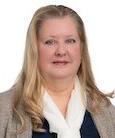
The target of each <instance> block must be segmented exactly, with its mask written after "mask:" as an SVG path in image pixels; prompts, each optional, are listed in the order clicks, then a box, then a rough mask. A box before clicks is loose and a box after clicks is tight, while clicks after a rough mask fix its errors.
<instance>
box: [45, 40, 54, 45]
mask: <svg viewBox="0 0 115 138" xmlns="http://www.w3.org/2000/svg"><path fill="white" fill-rule="evenodd" d="M55 43H56V42H55V40H47V41H45V44H46V45H54V44H55Z"/></svg>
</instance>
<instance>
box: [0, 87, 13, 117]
mask: <svg viewBox="0 0 115 138" xmlns="http://www.w3.org/2000/svg"><path fill="white" fill-rule="evenodd" d="M13 94H14V91H13V90H12V89H10V90H8V91H5V92H2V93H0V116H3V117H6V116H9V115H10V114H11V112H12V102H13Z"/></svg>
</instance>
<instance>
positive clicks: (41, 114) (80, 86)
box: [0, 5, 115, 138]
mask: <svg viewBox="0 0 115 138" xmlns="http://www.w3.org/2000/svg"><path fill="white" fill-rule="evenodd" d="M112 94H113V93H111V94H108V95H105V94H103V93H102V92H101V91H100V90H99V89H98V88H97V86H96V84H95V81H94V77H93V74H92V70H91V65H90V59H89V53H88V48H87V42H86V36H85V30H84V24H83V21H82V19H81V18H80V16H79V15H78V14H77V13H76V12H75V11H73V10H72V9H70V8H68V7H65V6H62V5H59V6H55V5H49V6H45V7H42V8H40V9H38V10H37V11H36V13H35V14H34V16H33V18H32V21H31V23H30V25H29V29H28V32H27V41H26V49H25V58H24V64H23V67H22V70H21V73H20V75H19V77H18V79H17V81H16V83H15V84H14V86H13V87H12V88H11V89H10V90H9V91H8V92H5V93H1V94H0V137H1V138H37V137H38V138H80V137H82V138H100V137H101V138H114V137H115V108H114V107H113V106H112V104H111V103H110V101H109V99H108V98H107V96H108V97H110V96H112Z"/></svg>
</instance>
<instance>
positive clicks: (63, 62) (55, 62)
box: [53, 61, 69, 65]
mask: <svg viewBox="0 0 115 138" xmlns="http://www.w3.org/2000/svg"><path fill="white" fill-rule="evenodd" d="M68 63H69V62H68V61H53V64H54V65H67V64H68Z"/></svg>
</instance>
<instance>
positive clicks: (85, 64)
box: [13, 5, 109, 133]
mask: <svg viewBox="0 0 115 138" xmlns="http://www.w3.org/2000/svg"><path fill="white" fill-rule="evenodd" d="M65 16H70V17H72V18H73V19H74V21H75V24H76V27H77V30H78V33H79V36H80V40H81V42H82V45H81V65H80V67H79V70H78V73H77V74H78V77H79V79H80V83H81V86H82V88H83V89H84V90H86V93H87V96H88V97H90V99H91V100H90V102H88V103H87V104H88V107H89V109H88V110H89V111H90V112H92V113H94V114H96V112H97V111H98V107H99V104H100V102H101V101H102V100H103V101H105V103H107V104H108V103H109V100H108V99H107V98H106V96H105V94H103V93H102V92H101V91H100V90H99V89H98V88H97V86H96V84H95V81H94V77H93V73H92V69H91V65H90V58H89V53H88V48H87V41H86V35H85V29H84V23H83V21H82V19H81V18H80V16H79V15H78V14H77V13H76V12H75V11H73V10H72V9H70V8H68V7H65V6H62V5H58V6H56V5H49V6H45V7H42V8H40V9H38V10H37V11H36V12H35V14H34V16H33V18H32V20H31V22H30V25H29V28H28V32H27V39H26V48H25V57H24V64H23V67H22V70H21V72H20V74H19V76H18V79H17V81H16V83H15V84H14V86H13V89H14V90H15V98H14V104H13V111H14V113H16V118H18V120H19V121H20V122H21V127H20V129H19V130H18V132H20V133H22V132H23V131H24V130H25V125H26V121H25V116H29V117H30V118H31V122H32V127H33V130H34V131H44V130H43V129H42V125H43V119H44V117H43V107H42V92H41V86H42V76H41V74H40V71H39V68H38V63H39V57H38V45H37V41H38V35H39V29H40V27H41V25H42V23H43V22H44V21H45V20H47V19H51V18H63V17H65ZM20 105H22V107H23V110H24V113H23V114H21V112H20V111H19V110H18V108H19V106H20Z"/></svg>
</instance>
